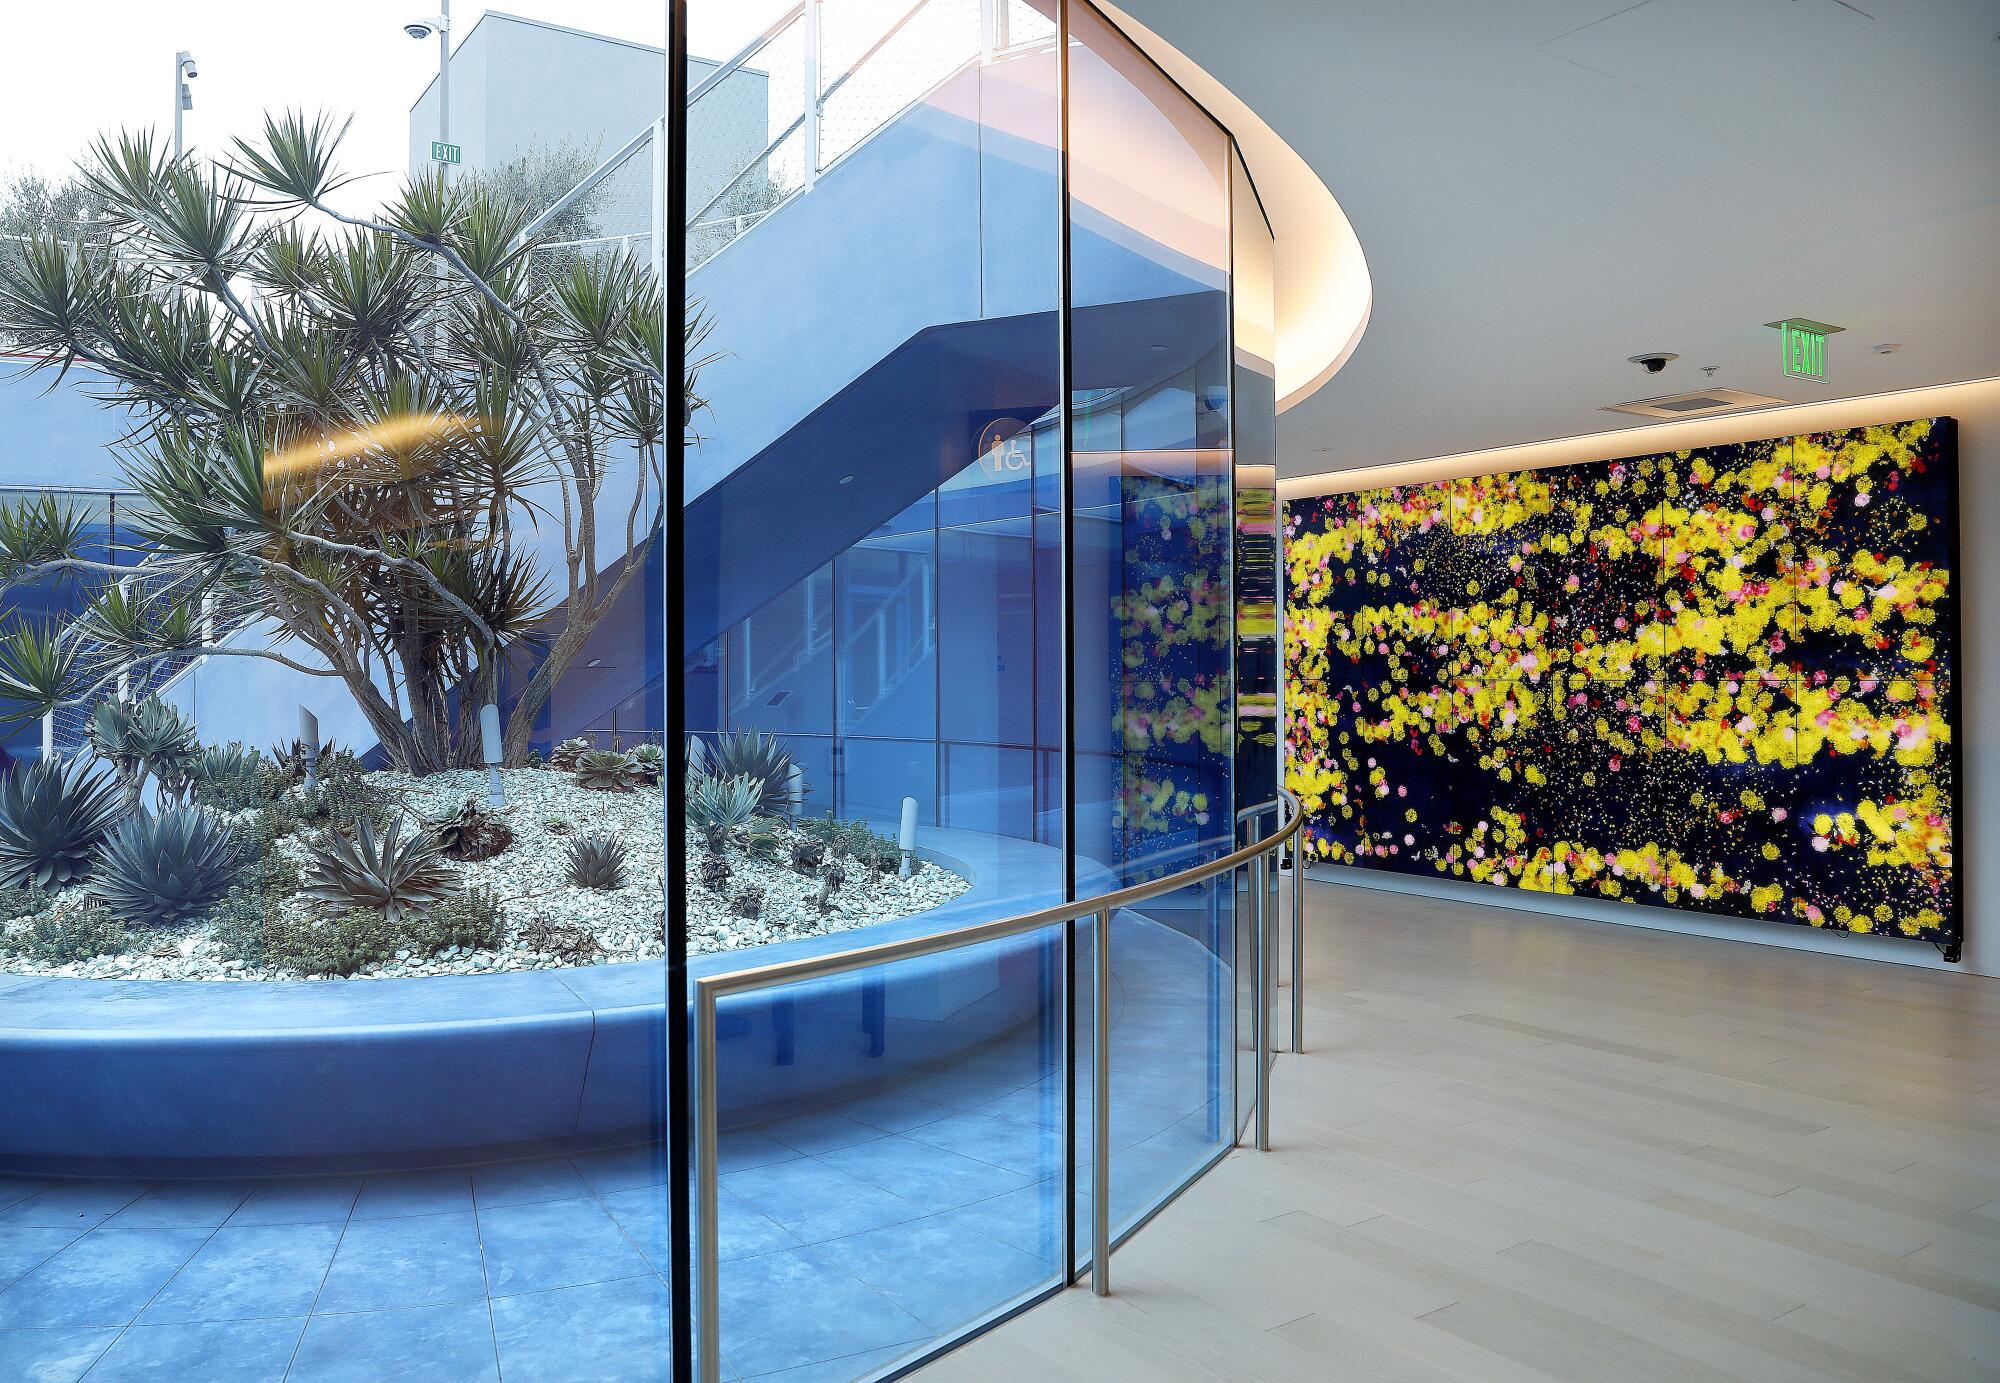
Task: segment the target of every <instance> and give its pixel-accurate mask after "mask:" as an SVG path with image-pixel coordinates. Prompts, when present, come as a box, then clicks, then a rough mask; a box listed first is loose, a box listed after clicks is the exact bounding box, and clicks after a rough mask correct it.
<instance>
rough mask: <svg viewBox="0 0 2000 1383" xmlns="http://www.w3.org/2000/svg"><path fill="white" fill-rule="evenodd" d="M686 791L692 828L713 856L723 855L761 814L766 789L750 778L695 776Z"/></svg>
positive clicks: (688, 781) (690, 775)
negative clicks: (760, 809) (761, 804)
mask: <svg viewBox="0 0 2000 1383" xmlns="http://www.w3.org/2000/svg"><path fill="white" fill-rule="evenodd" d="M685 791H686V793H687V798H686V800H687V820H688V825H690V826H692V827H693V828H694V829H695V830H696V831H698V832H700V834H701V837H702V840H703V841H704V842H705V843H706V844H707V846H708V848H709V851H710V853H712V854H718V855H719V854H721V853H722V851H723V850H724V849H725V848H726V847H727V846H728V845H729V843H730V842H731V841H732V840H734V839H736V837H737V836H739V835H741V834H742V833H743V829H744V828H745V827H746V826H748V825H749V824H750V822H751V820H752V818H754V817H755V816H756V815H757V814H758V813H757V805H758V801H759V794H760V793H761V791H762V789H761V788H760V787H759V785H758V784H757V782H756V780H755V779H753V778H750V777H748V776H747V775H740V776H738V777H735V778H714V777H710V776H709V775H707V774H705V773H693V772H691V773H689V774H688V776H687V780H686V783H685Z"/></svg>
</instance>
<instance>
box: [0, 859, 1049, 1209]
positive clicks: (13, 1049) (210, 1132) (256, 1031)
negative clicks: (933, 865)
mask: <svg viewBox="0 0 2000 1383" xmlns="http://www.w3.org/2000/svg"><path fill="white" fill-rule="evenodd" d="M919 845H920V848H921V850H922V852H923V853H924V854H925V855H926V856H927V857H930V858H933V859H936V860H937V861H939V862H940V863H943V864H946V865H947V866H948V867H952V868H955V869H958V870H959V871H961V872H963V873H965V874H966V875H967V877H968V878H970V879H971V881H972V888H971V889H970V890H968V891H967V892H966V893H964V894H962V895H960V896H959V897H958V898H955V899H953V900H952V901H951V902H949V903H947V904H944V905H942V906H940V907H937V908H933V909H931V910H930V911H928V912H924V913H918V914H916V915H914V916H911V917H906V918H900V919H897V920H896V921H893V922H885V923H879V924H876V925H875V926H871V927H866V928H857V929H855V930H854V931H849V932H840V933H835V934H833V935H829V936H820V937H811V938H806V939H803V940H799V941H791V942H783V943H778V944H776V945H772V946H766V947H758V948H756V949H755V950H751V951H734V952H726V953H722V954H718V955H711V956H701V957H697V958H695V960H694V961H692V962H691V964H690V969H691V970H692V971H693V973H694V974H696V975H700V974H704V973H716V972H720V971H722V970H726V969H735V968H739V967H741V966H744V965H749V964H767V963H770V962H773V961H778V960H783V959H789V958H791V957H793V956H798V955H808V954H817V953H823V952H825V951H831V950H844V949H847V948H849V947H851V946H854V945H857V944H861V943H862V941H863V939H864V936H865V939H866V941H869V942H873V941H878V940H890V939H894V938H898V937H902V936H910V935H917V934H920V933H924V932H931V931H936V930H940V929H943V928H946V927H951V926H955V925H959V924H962V923H964V922H968V921H973V920H980V919H984V918H989V917H995V916H1003V915H1006V914H1008V913H1014V912H1020V911H1025V910H1027V909H1029V908H1033V907H1039V906H1045V905H1046V904H1048V903H1049V902H1051V901H1053V900H1054V897H1055V895H1054V893H1053V891H1052V890H1051V889H1048V888H1042V889H1032V890H1030V889H1024V888H1023V887H1022V881H1028V880H1034V881H1038V882H1039V881H1053V880H1054V879H1056V878H1059V877H1060V874H1059V869H1058V864H1059V853H1058V852H1057V851H1055V850H1053V849H1051V848H1050V847H1048V846H1044V845H1039V844H1036V843H1034V842H1032V841H1024V840H1016V839H1012V838H1009V837H1002V836H989V835H983V834H979V833H975V832H968V831H949V830H933V831H927V832H925V833H924V834H923V836H922V837H921V838H920V841H919ZM1049 949H1050V948H1049V947H1048V946H1047V945H1046V944H1045V943H1043V942H1041V941H1039V940H1037V939H1034V938H1022V939H1019V940H1018V941H1015V942H1012V943H1007V944H1005V945H999V946H993V947H985V948H981V950H980V951H979V952H978V953H976V954H969V955H954V956H944V957H938V958H935V959H931V960H926V961H922V962H911V963H908V964H905V965H902V966H898V967H896V970H895V973H893V974H890V975H880V976H865V977H864V976H854V977H847V978H844V979H841V980H837V981H828V982H824V983H819V984H814V985H802V986H799V987H798V988H797V989H795V990H788V991H784V992H782V993H778V994H774V995H755V996H745V998H744V999H743V1000H742V1001H738V1002H735V1003H732V1004H731V1005H729V1006H728V1007H727V1008H726V1009H725V1011H724V1013H723V1024H724V1038H725V1041H724V1042H723V1044H722V1049H721V1061H720V1067H719V1070H720V1077H719V1090H718V1097H719V1100H720V1103H721V1105H722V1107H723V1108H724V1109H727V1110H740V1109H744V1108H748V1107H752V1106H755V1105H759V1104H763V1103H767V1102H771V1101H777V1100H786V1099H793V1098H797V1097H799V1096H801V1095H804V1094H807V1093H813V1094H824V1093H831V1092H833V1091H837V1090H839V1089H841V1088H842V1087H844V1086H848V1085H853V1084H858V1083H861V1082H864V1081H866V1082H872V1081H876V1080H880V1079H884V1078H887V1077H891V1076H894V1075H898V1074H905V1073H907V1072H908V1071H910V1070H912V1069H916V1068H921V1067H924V1066H928V1065H931V1064H934V1063H937V1062H940V1061H943V1060H946V1059H949V1058H950V1057H952V1056H954V1055H956V1054H958V1053H960V1052H963V1051H965V1050H967V1049H969V1048H972V1047H976V1046H978V1045H980V1044H982V1043H984V1042H986V1041H989V1040H990V1039H992V1038H994V1037H996V1036H998V1035H1000V1034H1001V1033H1003V1032H1006V1031H1008V1030H1010V1029H1012V1028H1014V1027H1016V1026H1018V1025H1019V1024H1021V1023H1022V1022H1024V1021H1026V1020H1027V1019H1028V1018H1029V1017H1031V1016H1032V1015H1034V1014H1035V1013H1036V1012H1038V1011H1039V1009H1040V1007H1041V999H1040V995H1041V993H1042V988H1043V986H1042V983H1041V980H1042V977H1043V968H1044V967H1046V966H1047V965H1048V964H1049V963H1050V961H1049V958H1048V956H1047V955H1046V954H1045V953H1046V952H1047V951H1049ZM664 980H665V971H664V967H663V965H662V964H661V962H659V961H657V960H655V961H640V962H626V963H622V964H614V965H598V966H589V967H580V968H576V969H562V970H538V971H524V972H514V973H506V974H493V975H438V976H427V977H422V978H414V979H393V980H297V981H277V980H273V981H230V982H204V981H186V980H75V979H58V978H48V977H42V976H33V975H3V976H0V1091H5V1092H6V1101H5V1103H6V1104H7V1106H8V1117H7V1118H6V1119H5V1120H4V1121H0V1170H8V1171H58V1172H68V1173H72V1174H74V1173H77V1172H83V1171H89V1170H99V1171H104V1172H112V1171H116V1172H121V1173H127V1174H147V1175H163V1174H171V1173H179V1174H186V1173H189V1172H191V1171H213V1172H269V1171H280V1170H308V1169H328V1168H335V1167H348V1166H355V1167H368V1168H383V1167H389V1166H417V1165H424V1164H426V1163H443V1162H452V1161H464V1160H467V1159H468V1158H477V1157H483V1156H503V1155H508V1154H509V1153H512V1152H519V1151H522V1150H526V1149H531V1148H535V1147H551V1148H553V1147H568V1146H577V1145H588V1144H591V1143H609V1142H615V1141H622V1140H623V1139H624V1138H626V1137H629V1136H632V1135H634V1134H640V1133H643V1132H644V1131H646V1130H649V1129H654V1128H657V1126H658V1124H659V1122H660V1112H661V1101H662V1092H663V1090H664V1088H665V1070H664V1060H665V1050H666V1042H665V1032H666V1029H665V1023H666V1004H665V1001H664V995H663V992H662V991H663V987H664Z"/></svg>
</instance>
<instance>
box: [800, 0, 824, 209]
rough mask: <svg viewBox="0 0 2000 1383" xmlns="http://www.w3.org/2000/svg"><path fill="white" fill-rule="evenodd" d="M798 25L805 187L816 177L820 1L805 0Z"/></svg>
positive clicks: (817, 158) (817, 176)
mask: <svg viewBox="0 0 2000 1383" xmlns="http://www.w3.org/2000/svg"><path fill="white" fill-rule="evenodd" d="M799 22H800V23H801V24H803V25H805V26H806V31H805V50H806V56H805V69H806V70H805V80H806V105H805V119H806V132H805V144H806V150H805V153H806V186H807V187H811V186H812V185H813V183H814V182H815V181H816V180H817V179H818V178H819V91H820V87H819V77H820V72H819V0H806V3H805V9H804V10H803V11H802V12H801V13H800V15H799Z"/></svg>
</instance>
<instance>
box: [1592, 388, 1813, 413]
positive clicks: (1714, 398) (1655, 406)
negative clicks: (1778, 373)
mask: <svg viewBox="0 0 2000 1383" xmlns="http://www.w3.org/2000/svg"><path fill="white" fill-rule="evenodd" d="M1783 402H1784V400H1783V399H1774V398H1772V397H1771V396H1770V395H1769V394H1746V393H1744V392H1743V391H1742V390H1741V389H1697V390H1695V391H1694V392H1693V393H1691V394H1666V395H1663V396H1661V397H1660V398H1657V399H1634V400H1632V402H1630V403H1611V404H1606V405H1605V406H1604V411H1605V412H1606V413H1630V414H1632V415H1633V416H1634V417H1638V418H1699V417H1703V416H1705V415H1707V414H1710V413H1734V412H1735V411H1737V410H1738V409H1742V408H1768V407H1769V406H1770V405H1772V404H1774V403H1783Z"/></svg>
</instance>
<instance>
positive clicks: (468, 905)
mask: <svg viewBox="0 0 2000 1383" xmlns="http://www.w3.org/2000/svg"><path fill="white" fill-rule="evenodd" d="M420 931H421V937H420V940H421V941H422V943H423V948H424V950H425V952H426V953H428V954H432V955H435V954H436V953H437V952H439V951H442V950H444V949H445V948H446V947H449V946H463V947H465V948H466V949H467V950H469V951H491V950H495V949H497V948H498V947H499V946H500V945H501V944H502V943H503V942H505V941H506V939H507V926H506V916H505V913H504V911H503V910H502V908H501V906H500V895H499V894H498V893H496V892H494V891H493V890H492V889H490V888H468V889H465V890H464V891H462V892H459V893H454V894H452V895H451V896H450V897H449V898H446V899H445V900H444V901H443V902H441V903H438V904H436V905H435V906H434V907H432V908H431V910H430V911H429V912H427V913H426V914H424V921H423V926H422V927H421V928H420Z"/></svg>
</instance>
